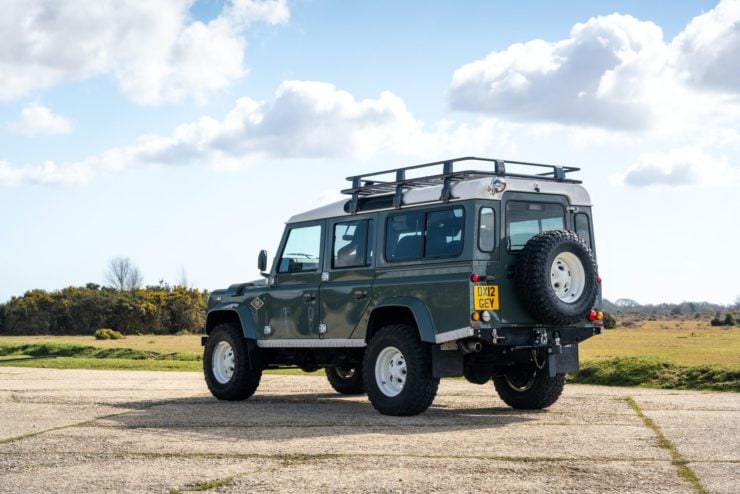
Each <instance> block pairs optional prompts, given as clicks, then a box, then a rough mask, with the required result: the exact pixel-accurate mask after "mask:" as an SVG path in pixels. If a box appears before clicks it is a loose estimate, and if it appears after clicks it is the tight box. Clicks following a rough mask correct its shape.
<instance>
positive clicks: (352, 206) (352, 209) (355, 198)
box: [349, 177, 361, 214]
mask: <svg viewBox="0 0 740 494" xmlns="http://www.w3.org/2000/svg"><path fill="white" fill-rule="evenodd" d="M360 186H361V179H360V177H352V199H351V200H350V202H349V214H357V209H358V208H359V202H360Z"/></svg>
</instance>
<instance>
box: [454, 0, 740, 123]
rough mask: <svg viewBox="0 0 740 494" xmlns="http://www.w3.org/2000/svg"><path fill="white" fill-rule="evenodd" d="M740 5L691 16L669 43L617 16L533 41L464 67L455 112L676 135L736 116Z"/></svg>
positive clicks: (650, 27) (457, 80)
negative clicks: (551, 39) (560, 37)
mask: <svg viewBox="0 0 740 494" xmlns="http://www.w3.org/2000/svg"><path fill="white" fill-rule="evenodd" d="M739 59H740V0H725V1H723V2H720V4H719V5H718V6H717V7H716V8H715V9H713V10H712V11H710V12H708V13H706V14H703V15H701V16H698V17H696V18H694V19H693V20H692V21H691V23H689V25H688V26H687V27H686V29H685V30H684V31H683V32H682V33H680V34H679V35H678V36H676V37H675V38H674V40H673V41H672V42H671V43H666V42H664V40H663V33H662V30H661V29H660V27H658V26H656V25H655V24H653V23H652V22H644V21H640V20H638V19H635V18H634V17H631V16H627V15H620V14H612V15H609V16H605V17H596V18H592V19H590V20H588V21H587V22H585V23H582V24H576V25H575V26H574V27H573V29H572V30H571V32H570V37H569V38H567V39H564V40H561V41H557V42H546V41H542V40H533V41H529V42H526V43H523V44H514V45H511V46H509V47H508V48H506V49H504V50H502V51H497V52H492V53H491V54H489V55H488V56H487V57H486V58H485V59H482V60H478V61H476V62H473V63H470V64H467V65H464V66H462V67H460V68H459V69H458V70H457V71H456V72H455V73H454V75H453V80H452V84H451V87H450V92H449V97H450V101H451V104H452V106H453V108H455V109H460V110H466V111H473V112H479V113H485V114H491V115H495V116H497V117H498V118H506V119H510V120H514V121H526V122H552V123H557V124H563V125H577V126H582V127H596V128H602V129H607V130H622V131H646V130H650V131H656V132H664V133H665V132H673V131H675V130H676V129H678V128H682V129H686V128H691V127H694V126H695V125H696V122H697V121H698V120H700V121H701V122H702V124H703V125H707V124H710V123H711V124H713V125H714V126H716V127H722V126H726V125H727V124H728V122H736V121H737V120H738V118H740V105H738V101H737V96H738V95H740V64H738V63H737V61H738V60H739Z"/></svg>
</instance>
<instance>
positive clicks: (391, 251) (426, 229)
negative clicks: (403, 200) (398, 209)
mask: <svg viewBox="0 0 740 494" xmlns="http://www.w3.org/2000/svg"><path fill="white" fill-rule="evenodd" d="M463 223H464V209H463V208H454V209H443V210H439V211H430V212H428V213H407V214H396V215H393V216H390V217H388V220H387V223H386V227H385V258H386V260H388V261H409V260H413V259H421V258H435V257H455V256H458V255H460V253H461V252H462V249H463Z"/></svg>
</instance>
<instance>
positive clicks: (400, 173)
mask: <svg viewBox="0 0 740 494" xmlns="http://www.w3.org/2000/svg"><path fill="white" fill-rule="evenodd" d="M405 181H406V170H404V169H403V168H402V169H400V170H396V193H395V194H394V195H393V207H394V208H396V209H400V208H401V205H402V204H403V186H404V182H405Z"/></svg>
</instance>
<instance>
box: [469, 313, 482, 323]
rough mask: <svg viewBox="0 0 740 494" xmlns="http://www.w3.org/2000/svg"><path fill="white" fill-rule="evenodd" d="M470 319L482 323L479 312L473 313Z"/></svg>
mask: <svg viewBox="0 0 740 494" xmlns="http://www.w3.org/2000/svg"><path fill="white" fill-rule="evenodd" d="M470 319H472V320H473V321H480V314H478V313H477V312H473V313H472V314H471V315H470Z"/></svg>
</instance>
